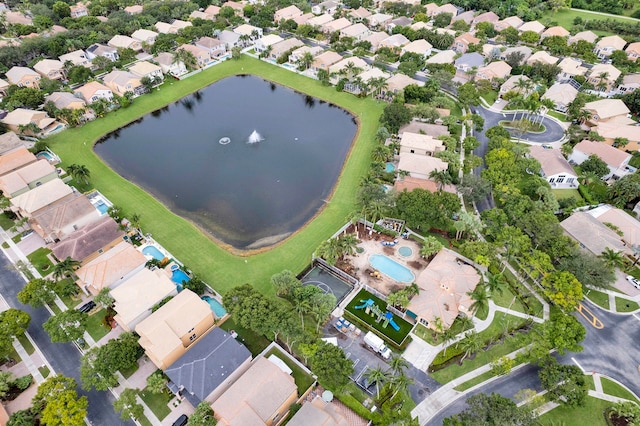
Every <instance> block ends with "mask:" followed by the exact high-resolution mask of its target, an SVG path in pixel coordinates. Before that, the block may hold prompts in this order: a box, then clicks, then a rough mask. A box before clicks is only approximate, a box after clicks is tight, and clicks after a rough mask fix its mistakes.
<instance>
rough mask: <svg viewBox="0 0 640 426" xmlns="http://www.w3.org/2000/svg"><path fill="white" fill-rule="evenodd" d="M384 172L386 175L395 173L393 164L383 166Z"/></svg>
mask: <svg viewBox="0 0 640 426" xmlns="http://www.w3.org/2000/svg"><path fill="white" fill-rule="evenodd" d="M384 170H385V171H386V172H387V173H391V172H395V171H396V166H394V165H393V163H387V164H385V166H384Z"/></svg>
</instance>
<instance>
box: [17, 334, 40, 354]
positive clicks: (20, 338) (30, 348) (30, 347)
mask: <svg viewBox="0 0 640 426" xmlns="http://www.w3.org/2000/svg"><path fill="white" fill-rule="evenodd" d="M18 341H20V343H21V344H22V346H23V347H24V350H25V351H27V354H29V355H31V354H32V353H34V352H35V351H36V348H34V347H33V345H32V344H31V340H29V339H27V336H25V335H24V334H21V335H20V336H18Z"/></svg>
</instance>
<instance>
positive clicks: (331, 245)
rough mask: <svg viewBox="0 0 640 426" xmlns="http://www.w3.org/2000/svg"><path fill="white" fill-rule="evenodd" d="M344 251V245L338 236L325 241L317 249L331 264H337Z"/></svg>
mask: <svg viewBox="0 0 640 426" xmlns="http://www.w3.org/2000/svg"><path fill="white" fill-rule="evenodd" d="M342 253H343V252H342V245H341V243H340V240H339V239H337V238H330V239H328V240H326V241H323V242H322V244H320V246H319V247H318V248H317V250H316V254H317V255H318V256H320V257H321V258H323V259H324V260H326V261H327V263H328V264H329V265H335V263H336V262H337V261H338V259H340V256H342Z"/></svg>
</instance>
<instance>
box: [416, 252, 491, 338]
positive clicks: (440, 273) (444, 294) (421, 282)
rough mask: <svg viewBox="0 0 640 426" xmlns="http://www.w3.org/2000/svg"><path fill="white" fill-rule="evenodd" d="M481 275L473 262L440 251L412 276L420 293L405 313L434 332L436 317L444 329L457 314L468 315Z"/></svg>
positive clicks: (457, 255) (454, 254)
mask: <svg viewBox="0 0 640 426" xmlns="http://www.w3.org/2000/svg"><path fill="white" fill-rule="evenodd" d="M480 279H481V275H480V274H479V273H478V270H477V269H476V268H475V267H474V265H473V263H472V262H471V261H470V260H468V259H466V258H464V257H462V256H461V255H459V254H458V253H455V252H453V251H451V250H448V249H442V250H441V251H440V252H439V253H438V254H436V255H435V257H434V258H433V259H432V260H431V261H430V262H429V265H428V266H427V267H426V268H425V269H424V270H423V271H422V272H420V274H419V275H418V276H417V277H416V284H417V285H418V287H419V288H420V292H419V293H418V294H417V295H416V296H414V297H413V298H412V299H411V301H410V302H409V305H408V306H407V314H408V315H410V316H411V317H413V318H415V319H416V321H417V322H418V323H420V324H422V325H424V326H426V327H429V328H431V329H435V327H436V325H435V320H436V318H440V321H441V322H442V326H443V328H444V329H445V330H446V329H448V328H449V327H451V325H452V324H453V322H454V321H455V319H456V318H457V317H458V316H459V315H466V316H469V317H470V316H471V311H470V309H471V305H472V303H473V301H472V299H471V296H469V294H470V293H471V292H473V290H474V289H475V288H476V286H477V285H478V283H480Z"/></svg>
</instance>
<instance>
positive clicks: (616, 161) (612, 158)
mask: <svg viewBox="0 0 640 426" xmlns="http://www.w3.org/2000/svg"><path fill="white" fill-rule="evenodd" d="M591 155H597V156H598V157H599V158H600V159H601V160H602V161H604V162H605V163H607V167H609V173H608V174H607V175H606V176H603V177H602V179H603V180H608V179H611V178H613V179H619V178H621V177H623V176H625V175H627V174H629V173H630V172H631V171H630V170H629V168H628V166H629V160H631V154H629V153H627V152H625V151H622V150H620V149H618V148H614V147H612V146H611V145H607V144H606V143H603V142H593V141H588V140H584V141H582V142H580V143H578V144H577V145H576V146H574V147H573V152H572V153H571V155H570V156H569V161H570V162H572V163H575V164H582V163H583V162H585V161H586V160H587V159H588V158H589V157H590V156H591Z"/></svg>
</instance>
